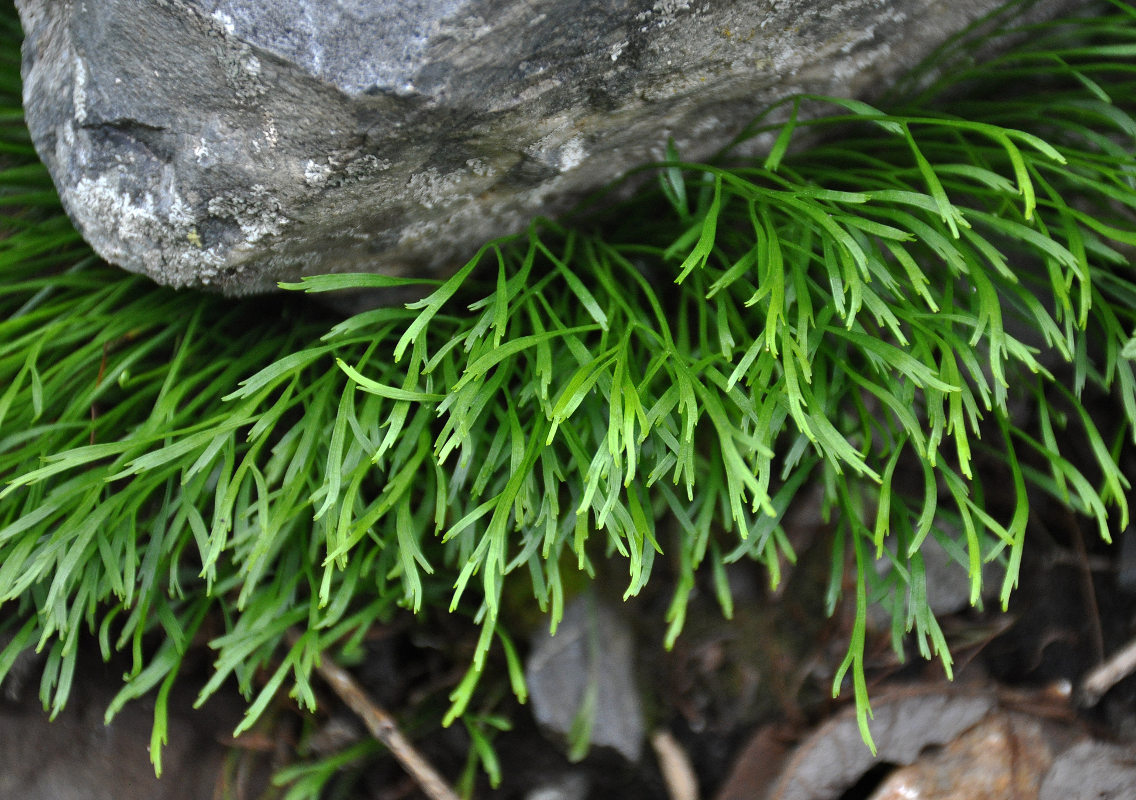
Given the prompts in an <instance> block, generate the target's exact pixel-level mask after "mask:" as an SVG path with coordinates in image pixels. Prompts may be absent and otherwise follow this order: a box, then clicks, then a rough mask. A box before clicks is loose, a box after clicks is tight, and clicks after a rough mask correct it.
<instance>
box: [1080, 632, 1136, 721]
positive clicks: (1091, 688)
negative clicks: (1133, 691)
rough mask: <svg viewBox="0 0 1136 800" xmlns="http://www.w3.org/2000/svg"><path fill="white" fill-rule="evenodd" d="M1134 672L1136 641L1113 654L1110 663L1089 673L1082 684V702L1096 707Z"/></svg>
mask: <svg viewBox="0 0 1136 800" xmlns="http://www.w3.org/2000/svg"><path fill="white" fill-rule="evenodd" d="M1133 672H1136V639H1133V640H1132V641H1131V642H1129V643H1128V644H1126V645H1125V646H1124V647H1122V648H1121V649H1120V650H1119V651H1117V652H1116V653H1113V654H1112V656H1111V657H1110V658H1109V659H1108V661H1105V662H1104V663H1103V664H1101V665H1100V666H1099V667H1096V668H1095V669H1093V670H1090V671H1089V674H1088V675H1086V676H1085V679H1084V681H1082V682H1081V702H1082V703H1084V704H1085V705H1087V706H1093V705H1096V703H1097V701H1099V700H1100V699H1101V698H1102V697H1104V695H1105V693H1106V692H1107V691H1108V690H1109V689H1111V688H1112V687H1113V686H1115V685H1116V684H1118V683H1120V682H1121V681H1122V680H1124V679H1125V678H1127V677H1128V676H1129V675H1131V674H1132V673H1133Z"/></svg>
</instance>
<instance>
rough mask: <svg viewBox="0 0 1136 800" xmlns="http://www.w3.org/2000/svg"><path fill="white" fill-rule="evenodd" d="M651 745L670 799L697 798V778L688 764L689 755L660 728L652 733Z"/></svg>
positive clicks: (668, 732)
mask: <svg viewBox="0 0 1136 800" xmlns="http://www.w3.org/2000/svg"><path fill="white" fill-rule="evenodd" d="M651 746H652V747H653V748H654V749H655V757H656V758H658V760H659V771H660V772H662V773H663V780H664V781H665V782H666V785H667V796H668V797H670V800H698V778H697V777H695V775H694V767H692V766H691V765H690V757H689V756H688V755H687V754H686V751H685V750H683V749H682V745H680V744H679V743H678V742H677V741H676V740H675V738H674V736H672V735H671V733H670V731H667V730H663V729H660V730H657V731H655V732H654V733H652V734H651Z"/></svg>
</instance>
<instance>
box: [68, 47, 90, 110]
mask: <svg viewBox="0 0 1136 800" xmlns="http://www.w3.org/2000/svg"><path fill="white" fill-rule="evenodd" d="M74 64H75V77H74V79H73V80H72V83H71V102H72V104H74V106H75V121H76V122H78V123H79V124H80V125H82V124H83V123H84V122H86V121H87V63H86V62H85V61H84V60H83V59H81V58H76V59H75V61H74Z"/></svg>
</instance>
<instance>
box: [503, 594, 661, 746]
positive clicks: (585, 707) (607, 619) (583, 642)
mask: <svg viewBox="0 0 1136 800" xmlns="http://www.w3.org/2000/svg"><path fill="white" fill-rule="evenodd" d="M634 670H635V654H634V640H633V639H632V635H631V629H630V627H629V626H628V624H627V623H626V622H625V621H624V620H623V619H622V618H621V617H620V616H619V614H618V613H617V612H616V611H615V610H613V609H611V608H609V607H608V606H607V605H606V604H604V603H603V602H602V601H600V600H597V599H596V598H595V596H594V595H593V594H590V593H589V594H587V595H584V596H582V597H580V598H577V599H576V600H575V601H574V602H572V603H571V604H569V606H568V607H567V608H566V609H565V610H564V619H563V620H561V622H560V625H559V627H558V629H557V632H556V635H555V636H553V635H550V634H549V633H548V632H547V631H543V632H542V633H541V634H539V635H538V636H537V637H536V641H534V642H533V648H532V653H531V654H530V656H529V659H528V662H527V663H526V664H525V682H526V683H527V684H528V688H529V698H530V700H531V701H532V709H533V715H534V716H535V718H536V721H537V723H538V724H539V725H540V726H541V727H542V728H544V729H545V730H547V731H549V732H550V733H552V734H553V735H555V736H557V737H560V738H564V739H572V738H573V736H572V732H573V731H574V730H581V729H583V730H586V731H588V739H589V743H590V744H591V745H594V746H597V747H610V748H611V749H613V750H615V751H616V752H618V753H620V754H621V755H623V756H624V757H625V758H626V759H627V760H629V761H632V762H634V761H638V760H639V756H640V754H641V753H642V750H643V737H644V733H645V728H644V719H643V701H642V699H641V698H640V696H639V690H638V688H637V687H636V686H635V678H634ZM581 723H584V724H583V726H581ZM569 745H570V748H571V749H573V750H575V749H576V746H577V745H578V743H576V742H569ZM576 755H577V756H582V755H583V748H581V749H580V750H578V751H577V752H576Z"/></svg>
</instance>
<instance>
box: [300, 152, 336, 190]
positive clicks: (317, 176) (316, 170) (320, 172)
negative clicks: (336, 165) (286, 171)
mask: <svg viewBox="0 0 1136 800" xmlns="http://www.w3.org/2000/svg"><path fill="white" fill-rule="evenodd" d="M329 175H331V164H326V163H325V164H318V163H316V162H315V161H314V160H313V159H310V158H309V159H308V161H307V163H306V164H304V183H306V184H307V185H308V186H312V187H315V186H323V185H324V184H325V183H327V179H328V176H329Z"/></svg>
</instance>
